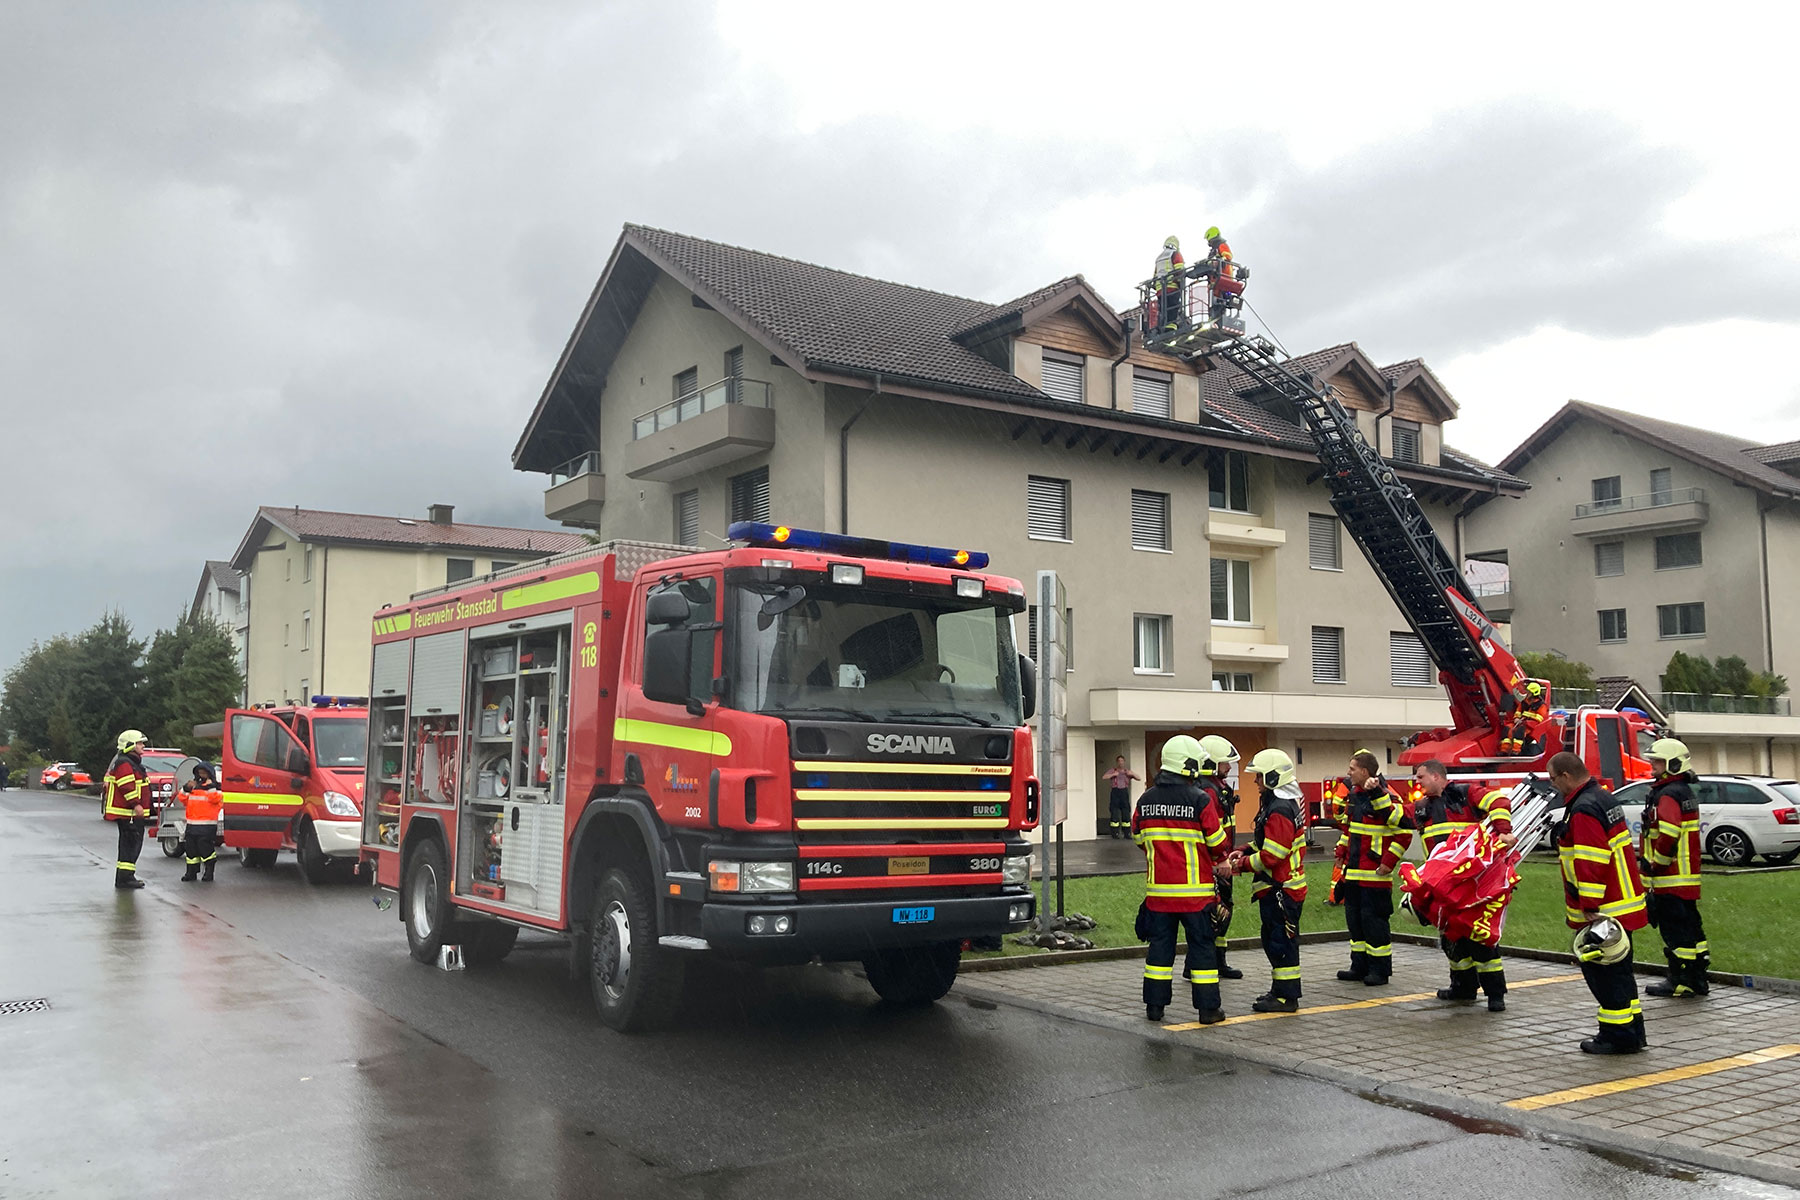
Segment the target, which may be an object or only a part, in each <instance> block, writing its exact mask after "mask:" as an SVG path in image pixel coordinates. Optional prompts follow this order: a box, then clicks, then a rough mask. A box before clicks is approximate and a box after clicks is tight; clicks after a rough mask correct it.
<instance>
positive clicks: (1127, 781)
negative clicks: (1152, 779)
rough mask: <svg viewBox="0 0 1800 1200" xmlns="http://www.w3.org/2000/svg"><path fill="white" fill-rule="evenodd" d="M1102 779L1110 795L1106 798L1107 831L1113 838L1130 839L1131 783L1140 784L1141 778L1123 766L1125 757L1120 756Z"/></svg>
mask: <svg viewBox="0 0 1800 1200" xmlns="http://www.w3.org/2000/svg"><path fill="white" fill-rule="evenodd" d="M1104 778H1105V780H1106V782H1107V783H1108V785H1109V791H1110V793H1111V794H1110V795H1109V796H1108V798H1107V821H1108V829H1109V830H1110V832H1111V834H1112V836H1113V837H1115V838H1127V837H1130V836H1131V781H1132V780H1134V779H1136V780H1138V781H1139V782H1140V783H1141V782H1142V781H1143V777H1142V776H1141V775H1139V774H1138V773H1137V772H1136V771H1134V770H1132V769H1131V768H1130V767H1128V766H1126V765H1125V756H1124V755H1123V754H1121V755H1119V757H1118V758H1117V760H1116V761H1114V763H1113V769H1112V770H1110V771H1108V772H1106V774H1105V776H1104Z"/></svg>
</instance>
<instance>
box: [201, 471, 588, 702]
mask: <svg viewBox="0 0 1800 1200" xmlns="http://www.w3.org/2000/svg"><path fill="white" fill-rule="evenodd" d="M586 544H587V541H586V539H584V538H583V537H581V535H579V534H573V533H564V532H560V531H552V530H543V529H512V528H507V527H505V526H497V525H471V524H469V523H467V522H459V521H457V520H456V519H455V510H454V508H453V507H452V506H451V505H448V504H434V505H432V506H431V507H430V509H429V511H428V513H427V515H426V516H425V517H424V518H422V519H416V520H415V519H413V518H410V517H382V516H369V515H366V514H362V513H338V512H320V511H318V510H316V509H308V508H274V507H269V506H267V505H265V506H264V507H262V508H259V509H257V510H256V517H255V519H254V520H252V521H251V522H250V528H249V529H248V530H246V531H245V533H244V540H243V541H242V542H240V543H239V544H238V548H237V553H236V554H234V555H232V557H231V560H230V562H229V563H227V564H225V565H226V566H227V567H228V569H230V570H232V571H235V572H237V573H238V576H239V580H240V582H239V592H240V595H239V599H240V602H241V606H242V608H241V612H242V618H241V619H242V620H243V622H244V651H245V662H244V674H245V676H246V679H247V684H246V688H245V692H246V699H247V700H248V701H249V702H250V703H255V704H261V703H276V702H280V701H284V700H302V699H305V698H306V697H308V696H311V695H314V694H319V693H323V694H326V695H363V694H364V693H366V692H367V690H368V687H369V663H370V650H369V628H370V626H369V622H370V620H371V618H372V617H373V615H374V613H375V610H376V609H378V608H380V607H381V606H382V605H384V604H393V603H397V602H399V601H402V600H405V599H407V598H408V597H409V596H411V595H412V594H413V593H414V592H419V591H423V590H425V589H426V588H435V587H443V586H444V585H445V584H447V583H456V582H457V581H458V580H463V579H469V578H471V577H473V576H475V575H478V574H483V573H486V572H488V571H495V570H500V569H502V568H504V567H512V566H517V565H518V564H519V563H521V562H525V561H527V560H529V559H534V558H544V557H546V556H548V555H551V554H562V553H565V552H567V551H570V550H578V549H580V548H581V547H583V546H585V545H586Z"/></svg>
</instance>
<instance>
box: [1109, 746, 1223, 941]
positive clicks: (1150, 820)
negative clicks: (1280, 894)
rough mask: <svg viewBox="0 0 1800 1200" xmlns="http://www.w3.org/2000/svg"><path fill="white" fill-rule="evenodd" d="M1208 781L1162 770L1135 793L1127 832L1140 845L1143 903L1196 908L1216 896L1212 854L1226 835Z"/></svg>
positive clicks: (1168, 908)
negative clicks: (1140, 792)
mask: <svg viewBox="0 0 1800 1200" xmlns="http://www.w3.org/2000/svg"><path fill="white" fill-rule="evenodd" d="M1209 785H1210V781H1208V782H1207V783H1203V784H1201V785H1200V786H1195V785H1194V784H1192V783H1189V782H1188V781H1187V780H1185V779H1183V778H1182V777H1181V776H1179V775H1173V774H1170V773H1169V772H1167V771H1163V772H1161V773H1160V774H1158V775H1157V777H1156V783H1155V785H1154V786H1152V787H1150V788H1147V789H1146V790H1145V791H1144V794H1143V795H1141V796H1139V797H1138V802H1137V810H1136V811H1135V812H1133V813H1132V815H1131V834H1132V837H1134V838H1135V839H1136V840H1137V843H1138V845H1140V846H1142V847H1143V848H1144V904H1145V906H1146V907H1148V908H1151V909H1154V910H1155V911H1157V912H1198V911H1200V910H1201V909H1203V908H1206V907H1207V906H1208V905H1210V904H1213V903H1214V902H1216V901H1217V899H1218V894H1219V889H1218V885H1217V884H1215V883H1214V882H1213V859H1214V858H1215V856H1216V857H1220V858H1222V857H1224V854H1223V852H1224V850H1225V849H1226V848H1227V846H1228V842H1229V835H1228V834H1227V833H1226V831H1225V826H1224V823H1223V822H1222V821H1221V820H1220V819H1219V803H1218V798H1217V796H1216V795H1215V794H1214V792H1213V790H1212V788H1211V786H1209Z"/></svg>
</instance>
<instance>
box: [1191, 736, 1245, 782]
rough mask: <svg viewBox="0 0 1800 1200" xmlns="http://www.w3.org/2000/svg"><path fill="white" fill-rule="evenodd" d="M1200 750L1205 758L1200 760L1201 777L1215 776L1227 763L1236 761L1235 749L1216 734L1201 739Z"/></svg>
mask: <svg viewBox="0 0 1800 1200" xmlns="http://www.w3.org/2000/svg"><path fill="white" fill-rule="evenodd" d="M1200 749H1201V750H1203V751H1205V753H1206V757H1204V758H1202V759H1201V760H1200V773H1201V774H1202V775H1217V774H1219V773H1220V772H1221V771H1222V770H1223V769H1224V768H1225V766H1226V764H1227V763H1234V762H1236V761H1237V760H1238V752H1237V747H1236V746H1234V745H1232V744H1231V743H1230V742H1229V741H1227V740H1226V739H1224V738H1222V737H1220V736H1219V735H1218V734H1216V733H1209V734H1207V735H1206V736H1205V737H1203V738H1201V739H1200Z"/></svg>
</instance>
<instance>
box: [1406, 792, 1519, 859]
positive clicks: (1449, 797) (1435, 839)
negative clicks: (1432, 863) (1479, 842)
mask: <svg viewBox="0 0 1800 1200" xmlns="http://www.w3.org/2000/svg"><path fill="white" fill-rule="evenodd" d="M1483 820H1486V821H1487V823H1488V828H1490V829H1492V830H1493V831H1494V832H1495V833H1511V832H1512V796H1511V794H1510V793H1508V792H1506V791H1505V790H1503V789H1500V788H1495V789H1493V790H1491V791H1489V792H1488V793H1487V794H1486V795H1484V796H1483V797H1482V798H1481V799H1480V800H1471V799H1470V798H1469V789H1468V788H1467V787H1465V786H1463V785H1462V784H1460V783H1450V784H1445V785H1444V790H1443V791H1441V792H1439V793H1438V794H1437V795H1435V796H1427V797H1425V804H1424V807H1423V808H1422V809H1421V810H1420V812H1419V824H1420V825H1422V826H1423V827H1424V828H1423V829H1422V830H1421V832H1422V833H1423V835H1424V838H1425V853H1427V854H1430V853H1431V852H1432V851H1433V850H1436V849H1437V848H1438V847H1439V846H1441V845H1443V844H1444V842H1445V840H1447V839H1448V838H1450V837H1451V836H1453V835H1455V834H1458V833H1461V832H1462V831H1463V830H1465V829H1467V828H1469V826H1471V825H1479V824H1480V823H1481V822H1482V821H1483Z"/></svg>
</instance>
